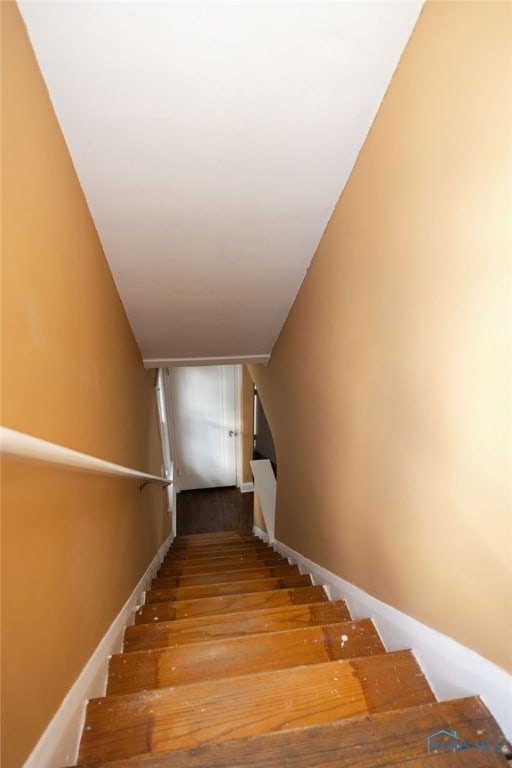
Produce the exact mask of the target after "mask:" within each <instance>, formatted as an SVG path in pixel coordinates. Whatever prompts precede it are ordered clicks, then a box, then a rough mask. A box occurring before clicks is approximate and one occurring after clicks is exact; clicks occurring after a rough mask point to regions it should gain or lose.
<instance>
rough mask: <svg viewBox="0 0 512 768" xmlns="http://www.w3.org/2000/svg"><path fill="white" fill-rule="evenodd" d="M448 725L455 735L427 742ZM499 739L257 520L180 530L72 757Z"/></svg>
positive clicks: (276, 767) (179, 764)
mask: <svg viewBox="0 0 512 768" xmlns="http://www.w3.org/2000/svg"><path fill="white" fill-rule="evenodd" d="M441 730H444V731H447V732H449V734H453V733H454V732H457V734H458V736H459V737H460V739H457V737H456V736H448V735H446V734H445V735H444V736H443V734H441V735H439V736H437V737H436V738H435V741H436V744H433V743H432V744H431V751H430V752H429V751H428V742H427V738H428V736H430V735H432V734H436V733H437V732H438V731H441ZM443 738H446V739H448V740H449V741H451V743H452V744H453V743H454V742H455V743H460V744H462V743H464V742H465V743H466V745H468V744H469V746H470V747H471V748H469V747H468V746H466V748H465V749H463V750H461V751H457V752H456V753H455V754H454V753H453V752H449V751H445V750H446V749H448V746H449V744H448V743H447V742H444V743H443V745H442V746H441V747H440V746H439V745H440V743H441V742H443ZM474 742H477V743H478V745H479V747H480V748H479V749H476V748H475V745H474ZM496 742H498V748H497V749H496V747H495V744H496ZM486 744H488V745H489V746H486ZM482 745H483V746H482ZM501 745H503V748H501ZM436 747H437V750H436ZM507 749H508V745H506V742H505V739H504V737H503V734H502V733H501V731H500V729H499V727H498V726H497V724H496V722H495V721H494V720H493V718H492V717H491V715H490V714H489V712H488V710H487V709H486V708H485V706H484V705H483V704H482V702H481V701H480V700H479V699H478V698H476V697H471V698H464V699H458V700H455V701H449V702H437V701H436V698H435V696H434V694H433V693H432V690H431V689H430V686H429V684H428V682H427V680H426V679H425V677H424V675H423V673H422V671H421V669H420V667H419V666H418V663H417V662H416V660H415V658H414V655H413V653H412V652H411V651H409V650H404V651H396V652H393V653H387V652H386V651H385V648H384V646H383V645H382V642H381V640H380V638H379V636H378V634H377V632H376V629H375V627H374V626H373V624H372V622H371V621H370V620H362V621H354V620H352V619H351V617H350V613H349V611H348V609H347V606H346V605H345V603H344V602H343V601H339V600H338V601H334V602H333V601H330V600H329V598H328V596H327V595H326V593H325V591H324V589H323V587H321V586H313V585H312V583H311V578H310V577H309V576H307V575H301V574H300V573H299V570H298V568H297V566H296V565H290V564H289V562H288V561H287V560H285V559H284V558H283V557H281V556H280V555H279V554H278V553H276V552H275V551H274V550H273V549H272V548H270V547H269V546H267V545H265V544H264V543H263V542H262V541H261V540H260V539H258V538H256V537H255V536H252V535H250V534H242V533H214V534H200V535H193V536H180V537H178V538H176V539H175V541H174V543H173V545H172V547H171V549H170V550H169V552H168V554H167V555H166V557H165V559H164V562H163V564H162V566H161V568H160V570H159V572H158V576H157V578H155V579H154V581H153V583H152V588H151V590H150V591H148V592H147V594H146V604H145V605H144V606H143V607H142V608H141V609H140V610H139V611H138V612H137V614H136V617H135V625H134V626H131V627H128V628H127V630H126V635H125V644H124V652H123V653H121V654H119V655H116V656H113V657H112V659H111V663H110V670H109V679H108V688H107V695H106V696H105V697H104V698H102V699H95V700H92V701H90V702H89V705H88V708H87V716H86V723H85V727H84V731H83V736H82V741H81V746H80V753H79V762H78V764H79V765H80V766H96V767H97V768H99V766H101V767H102V768H120V766H126V768H134V767H135V766H141V767H144V768H163V767H164V766H172V768H236V767H237V766H239V767H240V768H241V767H242V766H243V767H244V768H283V767H284V768H286V767H288V766H289V767H291V766H293V768H316V767H318V768H319V767H320V766H322V768H326V767H329V768H334V767H336V768H339V767H340V766H342V767H343V766H344V767H347V768H348V766H350V767H351V768H356V766H357V768H374V767H375V766H403V767H404V768H416V766H418V767H419V766H425V767H426V768H429V767H430V768H437V767H438V766H439V768H442V767H443V766H454V767H456V768H459V767H460V768H465V766H474V767H475V768H483V767H484V766H500V765H501V766H507V765H510V763H508V762H507V759H506V757H505V755H504V752H505V751H506V750H507ZM434 750H436V751H434Z"/></svg>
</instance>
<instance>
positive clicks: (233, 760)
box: [94, 697, 508, 768]
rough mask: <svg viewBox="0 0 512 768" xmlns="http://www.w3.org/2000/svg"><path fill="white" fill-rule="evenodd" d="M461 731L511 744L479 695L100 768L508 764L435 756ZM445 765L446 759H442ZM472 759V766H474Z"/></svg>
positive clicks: (484, 757)
mask: <svg viewBox="0 0 512 768" xmlns="http://www.w3.org/2000/svg"><path fill="white" fill-rule="evenodd" d="M439 730H446V731H448V732H450V733H453V732H454V731H455V732H457V734H458V735H459V736H461V738H463V739H464V740H465V741H468V742H469V743H471V744H474V743H475V742H482V741H487V740H488V741H490V743H491V744H493V745H494V744H495V743H496V742H498V744H499V745H504V746H505V749H506V748H507V747H506V740H505V738H504V737H503V734H502V732H501V730H500V729H499V727H498V726H497V724H496V722H495V720H494V719H493V717H492V716H491V715H490V714H489V711H488V710H487V709H486V707H485V706H484V704H483V703H482V702H481V701H480V699H478V698H476V697H472V698H465V699H456V700H454V701H444V702H437V703H429V704H426V705H420V706H415V707H409V708H406V709H399V710H394V711H390V712H383V713H379V714H372V715H366V716H364V717H354V718H349V719H346V720H338V721H336V722H333V723H328V724H326V725H314V726H308V727H305V728H300V729H295V730H286V731H280V732H274V733H269V734H263V735H260V736H252V737H248V738H243V739H238V740H231V741H223V742H222V741H221V742H218V743H215V744H207V745H204V746H201V747H194V748H192V749H186V750H179V751H172V752H163V753H160V754H155V755H139V756H138V757H135V758H128V759H123V760H122V762H120V761H114V762H110V761H109V762H107V763H94V766H95V768H121V766H122V767H123V768H169V766H172V768H376V767H377V766H379V768H387V767H389V768H391V766H394V767H395V768H396V767H397V766H404V765H405V766H407V762H409V766H407V768H412V767H413V766H414V762H413V763H412V766H411V762H410V761H411V760H412V761H418V760H419V761H420V763H417V764H418V765H420V766H421V768H467V767H468V766H469V767H470V768H487V766H496V767H497V768H499V766H501V768H506V766H507V765H508V763H507V761H506V759H505V757H504V756H503V754H500V753H499V752H487V751H482V750H474V749H472V750H469V751H465V752H457V753H455V754H454V753H446V752H440V753H438V754H437V755H434V754H431V753H430V754H429V753H428V744H427V737H428V736H429V735H431V734H433V733H436V732H437V731H439ZM440 760H442V762H440ZM468 761H469V762H468Z"/></svg>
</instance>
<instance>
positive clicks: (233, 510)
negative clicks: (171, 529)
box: [176, 488, 254, 536]
mask: <svg viewBox="0 0 512 768" xmlns="http://www.w3.org/2000/svg"><path fill="white" fill-rule="evenodd" d="M253 503H254V502H253V494H252V493H240V491H239V490H238V488H207V489H205V490H198V491H181V493H178V496H177V509H176V522H177V529H178V531H177V532H178V535H179V536H186V535H189V534H195V533H217V532H220V531H241V532H251V531H252V526H253Z"/></svg>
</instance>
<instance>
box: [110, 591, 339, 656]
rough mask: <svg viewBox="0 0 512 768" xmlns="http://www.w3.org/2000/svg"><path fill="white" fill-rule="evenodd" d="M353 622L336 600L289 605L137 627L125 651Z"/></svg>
mask: <svg viewBox="0 0 512 768" xmlns="http://www.w3.org/2000/svg"><path fill="white" fill-rule="evenodd" d="M350 620H351V616H350V613H349V611H348V608H347V606H346V604H345V603H344V601H343V600H336V601H335V602H325V603H323V602H322V603H314V604H312V605H290V606H286V607H283V608H267V609H265V610H255V611H240V612H238V613H228V614H220V615H218V616H201V617H198V618H194V619H176V620H174V621H155V622H154V623H153V624H136V625H135V626H132V627H127V628H126V632H125V641H124V650H125V651H142V650H147V649H150V648H165V647H169V648H172V647H174V646H177V645H185V644H189V643H197V642H204V641H205V640H213V639H222V638H228V637H238V636H244V635H254V634H260V633H265V632H280V631H283V630H287V629H299V628H300V627H311V626H319V625H322V624H333V623H337V622H340V621H350Z"/></svg>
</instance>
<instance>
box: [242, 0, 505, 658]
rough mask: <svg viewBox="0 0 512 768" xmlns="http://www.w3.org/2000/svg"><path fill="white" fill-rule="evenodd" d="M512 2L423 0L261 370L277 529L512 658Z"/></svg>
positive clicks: (406, 606) (407, 606) (329, 564)
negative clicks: (275, 471)
mask: <svg viewBox="0 0 512 768" xmlns="http://www.w3.org/2000/svg"><path fill="white" fill-rule="evenodd" d="M511 10H512V7H511V5H510V4H509V3H501V2H442V3H439V2H429V3H427V4H426V5H425V7H424V10H423V12H422V14H421V16H420V19H419V21H418V24H417V26H416V28H415V30H414V32H413V35H412V37H411V40H410V42H409V45H408V46H407V48H406V50H405V52H404V54H403V57H402V59H401V61H400V64H399V66H398V68H397V71H396V73H395V75H394V78H393V80H392V82H391V85H390V87H389V89H388V92H387V94H386V97H385V99H384V101H383V104H382V106H381V109H380V111H379V113H378V115H377V117H376V119H375V122H374V125H373V127H372V129H371V131H370V133H369V135H368V137H367V140H366V142H365V144H364V147H363V148H362V150H361V153H360V155H359V158H358V160H357V163H356V165H355V167H354V169H353V172H352V175H351V177H350V180H349V183H348V185H347V186H346V188H345V190H344V192H343V194H342V195H341V197H340V200H339V202H338V204H337V206H336V209H335V211H334V213H333V215H332V218H331V221H330V223H329V225H328V227H327V230H326V232H325V234H324V236H323V238H322V240H321V243H320V245H319V248H318V251H317V253H316V256H315V258H314V260H313V262H312V264H311V267H310V269H309V272H308V274H307V276H306V279H305V280H304V283H303V285H302V288H301V290H300V292H299V294H298V296H297V299H296V301H295V304H294V306H293V308H292V310H291V312H290V314H289V317H288V319H287V322H286V324H285V326H284V328H283V331H282V333H281V335H280V337H279V339H278V341H277V343H276V345H275V348H274V351H273V354H272V358H271V361H270V364H269V366H268V368H264V367H263V366H254V367H252V368H251V373H252V376H253V378H254V381H255V383H256V385H257V387H258V392H259V393H260V396H261V398H262V400H263V403H264V405H265V411H266V413H267V416H268V418H269V422H270V425H271V428H272V432H273V436H274V440H275V443H276V448H277V459H278V465H279V480H278V498H277V518H276V537H277V538H278V539H279V540H281V541H283V542H284V543H286V544H288V545H289V546H290V547H292V548H293V549H295V550H298V551H299V552H301V553H303V554H304V555H305V556H306V557H308V558H310V559H311V560H313V561H316V562H317V563H319V564H320V565H322V566H324V567H326V568H328V569H329V570H331V571H333V572H334V573H336V574H339V575H340V576H342V577H343V578H344V579H346V580H348V581H350V582H352V583H353V584H356V585H357V586H359V587H361V588H362V589H364V590H366V591H367V592H369V593H370V594H372V595H374V596H376V597H377V598H379V599H381V600H383V601H384V602H386V603H388V604H390V605H392V606H394V607H396V608H398V609H400V610H402V611H404V612H405V613H407V614H409V615H411V616H414V617H416V618H418V619H419V620H421V621H422V622H424V623H426V624H428V625H430V626H432V627H434V628H436V629H438V630H440V631H442V632H444V633H446V634H448V635H450V636H452V637H454V638H455V639H457V640H458V641H460V642H462V643H463V644H465V645H467V646H469V647H470V648H473V649H474V650H476V651H477V652H479V653H481V654H482V655H484V656H485V657H487V658H489V659H490V660H491V661H494V662H495V663H497V664H498V665H500V666H502V667H504V668H506V669H508V670H511V669H512V657H511V653H512V636H511V629H512V625H511V622H510V605H511V597H512V595H511V588H512V565H511V560H510V544H511V525H512V522H511V514H510V512H511V461H510V460H511V445H512V442H511V408H510V405H511V402H510V401H511V392H512V390H511V375H510V374H511V360H512V355H511V351H512V350H511V322H510V319H511V314H510V312H511V309H510V297H511V268H512V253H511V210H512V208H511V201H512V195H511V179H512V165H511V164H512V147H511V138H512V124H511V98H510V93H511V89H512V82H511V71H512V70H511V52H510V40H511V31H510V30H511V26H510V24H511ZM333 162H336V158H333Z"/></svg>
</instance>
